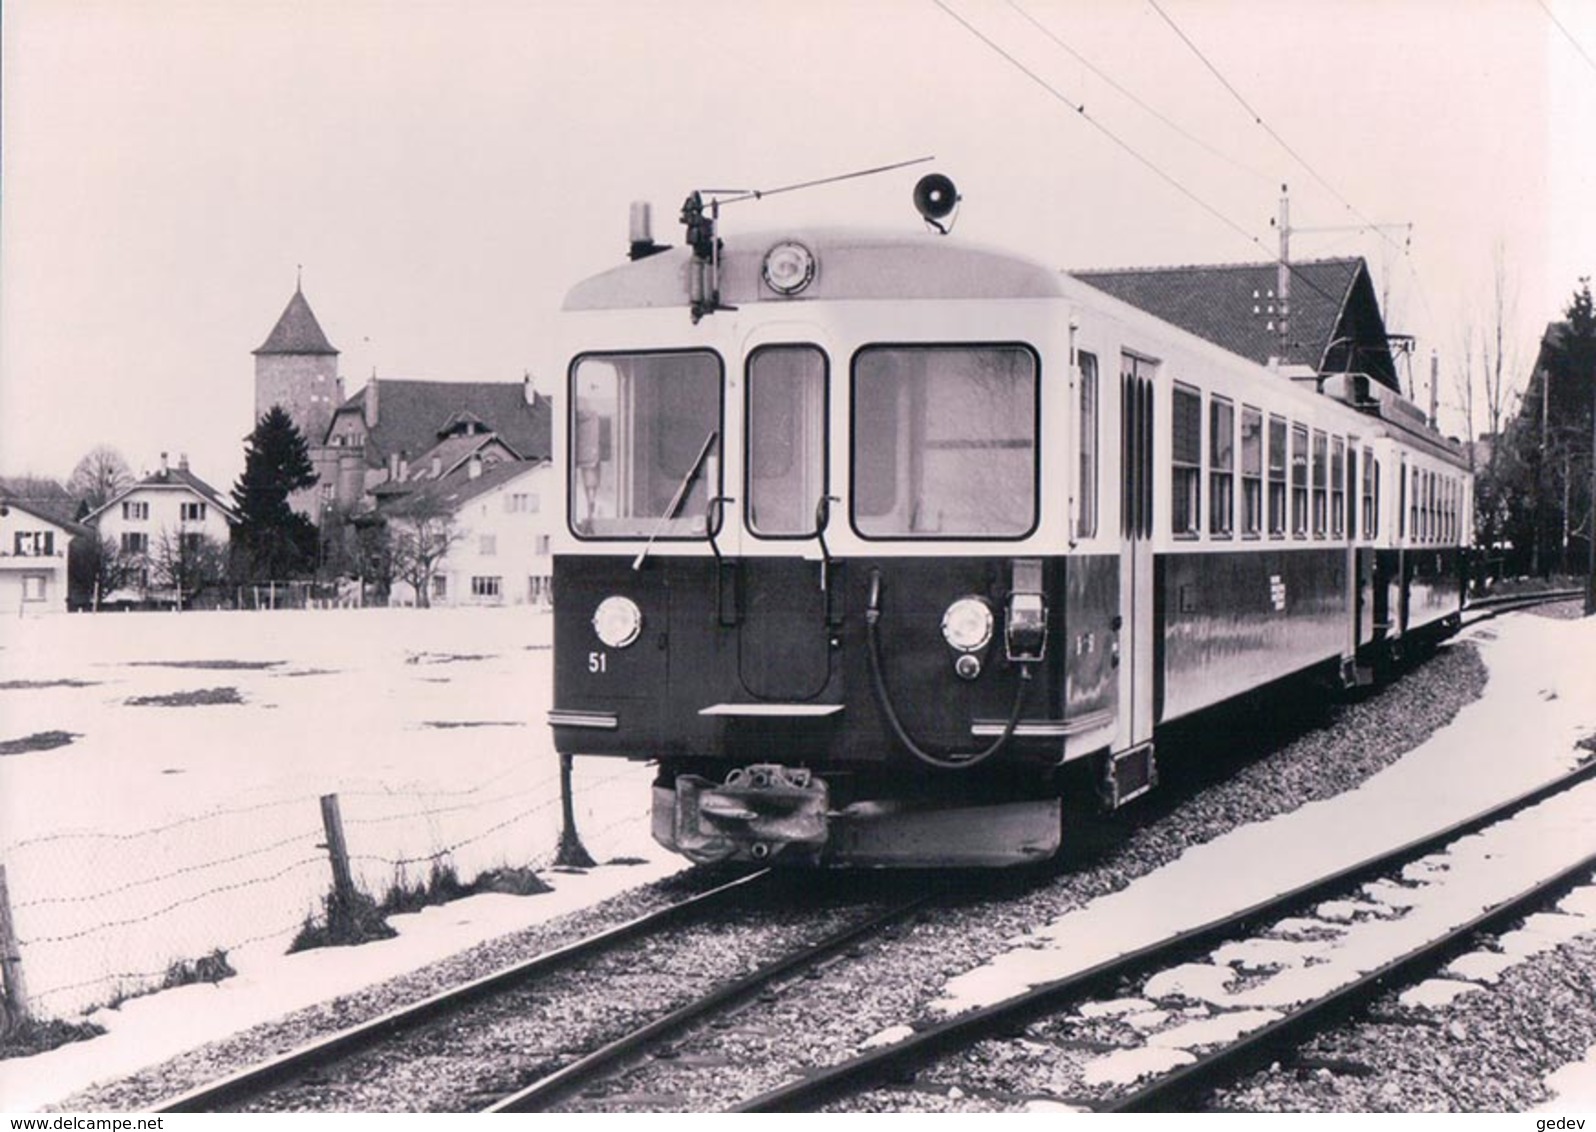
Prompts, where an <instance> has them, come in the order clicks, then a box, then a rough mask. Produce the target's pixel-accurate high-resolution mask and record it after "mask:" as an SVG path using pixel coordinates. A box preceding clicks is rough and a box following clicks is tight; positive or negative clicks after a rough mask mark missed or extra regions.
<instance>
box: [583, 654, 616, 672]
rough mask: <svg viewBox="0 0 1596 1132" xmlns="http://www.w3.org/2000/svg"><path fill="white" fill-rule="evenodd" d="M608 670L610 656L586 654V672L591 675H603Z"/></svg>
mask: <svg viewBox="0 0 1596 1132" xmlns="http://www.w3.org/2000/svg"><path fill="white" fill-rule="evenodd" d="M609 669H610V655H609V653H604V652H590V653H588V654H587V670H588V671H589V672H593V673H604V672H608V671H609Z"/></svg>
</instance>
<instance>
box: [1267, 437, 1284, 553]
mask: <svg viewBox="0 0 1596 1132" xmlns="http://www.w3.org/2000/svg"><path fill="white" fill-rule="evenodd" d="M1285 536H1286V422H1285V420H1284V419H1283V418H1281V417H1270V418H1269V537H1271V538H1284V537H1285Z"/></svg>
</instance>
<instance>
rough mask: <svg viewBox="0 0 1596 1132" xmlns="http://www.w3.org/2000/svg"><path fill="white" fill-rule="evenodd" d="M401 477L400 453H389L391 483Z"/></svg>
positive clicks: (389, 478) (389, 479) (389, 477)
mask: <svg viewBox="0 0 1596 1132" xmlns="http://www.w3.org/2000/svg"><path fill="white" fill-rule="evenodd" d="M398 478H399V453H397V452H390V453H388V481H389V482H390V483H392V482H394V481H396V480H397V479H398Z"/></svg>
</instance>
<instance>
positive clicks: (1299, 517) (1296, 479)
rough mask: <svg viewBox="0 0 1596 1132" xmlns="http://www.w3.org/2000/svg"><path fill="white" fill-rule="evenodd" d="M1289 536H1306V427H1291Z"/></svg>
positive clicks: (1298, 425)
mask: <svg viewBox="0 0 1596 1132" xmlns="http://www.w3.org/2000/svg"><path fill="white" fill-rule="evenodd" d="M1291 534H1292V536H1293V537H1295V538H1306V537H1307V536H1308V426H1307V425H1300V424H1294V425H1292V426H1291Z"/></svg>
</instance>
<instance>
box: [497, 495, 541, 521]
mask: <svg viewBox="0 0 1596 1132" xmlns="http://www.w3.org/2000/svg"><path fill="white" fill-rule="evenodd" d="M504 509H505V511H506V512H508V513H509V514H512V515H515V514H522V515H536V514H537V513H538V496H537V492H535V491H517V492H512V493H510V494H509V495H506V496H505V497H504Z"/></svg>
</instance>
